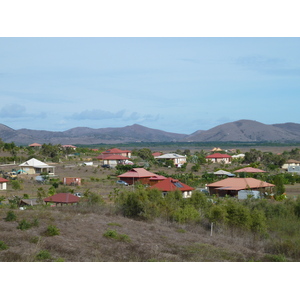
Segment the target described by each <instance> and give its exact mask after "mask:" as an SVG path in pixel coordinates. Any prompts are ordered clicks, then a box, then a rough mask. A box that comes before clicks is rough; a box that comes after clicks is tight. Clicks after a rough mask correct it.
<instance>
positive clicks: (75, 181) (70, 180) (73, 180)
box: [63, 177, 81, 186]
mask: <svg viewBox="0 0 300 300" xmlns="http://www.w3.org/2000/svg"><path fill="white" fill-rule="evenodd" d="M63 184H64V185H75V186H77V185H81V178H80V177H64V178H63Z"/></svg>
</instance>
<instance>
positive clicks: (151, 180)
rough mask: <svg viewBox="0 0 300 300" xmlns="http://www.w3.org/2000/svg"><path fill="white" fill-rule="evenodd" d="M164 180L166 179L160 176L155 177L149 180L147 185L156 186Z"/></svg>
mask: <svg viewBox="0 0 300 300" xmlns="http://www.w3.org/2000/svg"><path fill="white" fill-rule="evenodd" d="M166 178H167V177H165V176H162V175H155V176H153V177H150V178H149V184H150V185H151V186H153V185H155V184H157V183H158V182H160V181H163V180H165V179H166Z"/></svg>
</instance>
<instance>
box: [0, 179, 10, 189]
mask: <svg viewBox="0 0 300 300" xmlns="http://www.w3.org/2000/svg"><path fill="white" fill-rule="evenodd" d="M7 182H9V180H7V179H5V178H2V177H0V190H6V188H7V185H6V183H7Z"/></svg>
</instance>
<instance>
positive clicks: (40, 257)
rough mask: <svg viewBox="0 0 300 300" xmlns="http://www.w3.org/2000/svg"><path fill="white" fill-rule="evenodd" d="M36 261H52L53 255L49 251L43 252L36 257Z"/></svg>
mask: <svg viewBox="0 0 300 300" xmlns="http://www.w3.org/2000/svg"><path fill="white" fill-rule="evenodd" d="M35 258H36V260H38V261H45V260H50V259H51V254H50V252H49V251H47V250H41V251H40V252H39V253H38V254H37V255H36V256H35Z"/></svg>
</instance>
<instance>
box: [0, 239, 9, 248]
mask: <svg viewBox="0 0 300 300" xmlns="http://www.w3.org/2000/svg"><path fill="white" fill-rule="evenodd" d="M6 249H8V246H7V245H6V244H5V243H4V242H3V241H0V250H6Z"/></svg>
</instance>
